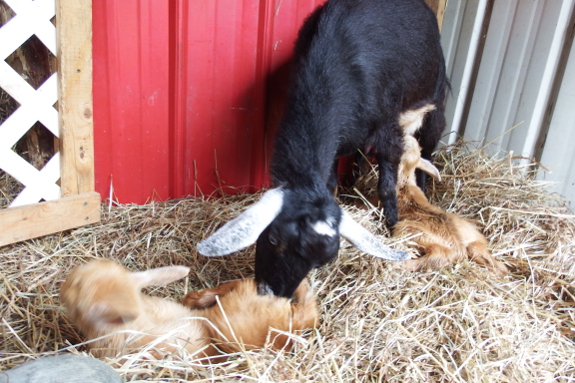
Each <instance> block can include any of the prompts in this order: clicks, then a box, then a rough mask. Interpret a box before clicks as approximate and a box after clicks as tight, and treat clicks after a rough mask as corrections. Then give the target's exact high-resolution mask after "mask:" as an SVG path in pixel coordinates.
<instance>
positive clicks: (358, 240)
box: [339, 209, 411, 261]
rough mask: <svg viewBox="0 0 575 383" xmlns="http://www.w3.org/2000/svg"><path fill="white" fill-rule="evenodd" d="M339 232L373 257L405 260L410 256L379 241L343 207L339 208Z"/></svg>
mask: <svg viewBox="0 0 575 383" xmlns="http://www.w3.org/2000/svg"><path fill="white" fill-rule="evenodd" d="M339 233H340V235H341V236H342V237H344V238H345V239H347V240H348V241H349V242H350V243H351V244H352V245H354V246H355V247H357V248H358V249H359V250H361V251H363V252H365V253H367V254H370V255H373V256H374V257H378V258H382V259H385V260H387V261H405V260H406V259H410V258H411V257H410V255H409V254H408V253H407V252H405V251H401V250H394V249H392V248H391V247H389V246H387V245H384V244H383V243H381V241H380V240H379V239H377V237H376V236H375V235H373V234H371V233H370V232H369V231H367V230H366V229H365V228H364V227H363V226H361V225H360V224H359V223H358V222H356V221H355V220H354V219H353V218H351V216H350V215H349V214H347V213H346V212H345V210H343V209H342V210H341V222H340V224H339Z"/></svg>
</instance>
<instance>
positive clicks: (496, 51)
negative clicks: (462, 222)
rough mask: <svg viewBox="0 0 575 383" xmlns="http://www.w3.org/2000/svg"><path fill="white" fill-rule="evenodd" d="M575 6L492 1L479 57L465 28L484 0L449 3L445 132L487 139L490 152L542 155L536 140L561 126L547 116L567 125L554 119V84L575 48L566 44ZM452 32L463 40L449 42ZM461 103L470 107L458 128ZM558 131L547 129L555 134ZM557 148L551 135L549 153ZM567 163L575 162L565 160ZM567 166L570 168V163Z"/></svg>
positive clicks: (445, 43) (549, 1) (569, 0)
mask: <svg viewBox="0 0 575 383" xmlns="http://www.w3.org/2000/svg"><path fill="white" fill-rule="evenodd" d="M574 3H575V2H574V1H573V0H563V1H556V0H545V1H534V0H531V1H528V0H514V1H495V2H493V3H492V7H493V8H492V9H491V12H490V13H489V17H487V18H486V19H485V22H487V23H488V26H487V34H486V36H485V38H484V45H483V46H482V47H481V48H482V49H481V55H479V56H477V57H476V59H475V60H474V59H473V54H471V53H472V52H471V51H472V48H470V47H472V46H473V44H472V43H473V39H472V33H469V32H468V30H469V25H474V26H476V25H477V23H476V21H477V17H476V15H478V14H479V12H475V9H480V8H481V6H480V3H479V4H478V5H476V4H477V2H476V1H473V0H464V1H461V2H448V7H447V11H446V16H445V17H446V19H445V21H444V23H445V25H451V24H453V26H452V27H451V29H447V30H445V31H444V36H443V37H442V43H443V46H444V50H445V51H446V58H447V63H448V71H449V73H450V75H451V81H452V85H453V93H454V97H453V98H451V99H450V100H449V101H448V107H447V116H446V117H447V120H448V123H451V125H448V127H447V131H450V130H455V131H456V132H457V133H458V134H459V135H462V136H463V138H464V139H465V140H466V141H477V142H480V143H481V144H482V145H484V144H487V143H490V145H489V146H488V147H487V150H488V151H490V152H491V153H498V152H500V151H502V152H510V151H513V152H515V153H516V154H518V155H522V156H524V157H530V158H535V159H539V158H536V157H537V156H538V155H539V153H540V152H541V150H540V149H539V148H538V145H541V143H542V140H541V139H542V137H544V133H545V132H546V131H547V128H548V127H550V129H551V130H552V131H553V130H555V129H557V128H556V126H558V125H553V124H552V125H549V121H550V120H551V119H552V118H553V119H554V120H557V121H561V122H564V121H566V118H567V117H555V115H554V114H553V117H552V113H560V112H559V109H558V108H555V112H553V105H554V102H555V96H556V95H557V93H556V92H555V90H556V81H557V79H558V78H557V76H558V74H560V73H561V69H562V66H561V65H562V63H561V60H560V58H561V57H562V52H563V51H564V50H565V49H569V47H570V46H568V45H566V41H567V42H569V41H570V40H569V37H568V35H569V33H572V28H573V23H574V20H573V17H574V16H573V9H574ZM461 13H463V17H461V15H460V14H461ZM454 35H456V36H457V37H458V38H459V39H460V40H461V41H459V42H458V43H457V44H452V43H451V42H452V40H453V39H454ZM449 65H451V66H449ZM470 67H471V68H473V70H474V71H476V73H477V75H476V76H474V77H473V78H472V81H471V82H470V83H466V82H465V76H464V72H465V71H464V69H469V68H470ZM569 76H572V74H570V73H566V74H565V76H564V77H563V78H562V80H563V81H564V83H569V81H572V80H571V79H570V78H569ZM559 80H561V79H559ZM570 84H572V83H570ZM564 87H565V85H563V88H564ZM563 88H562V89H563ZM466 89H470V92H471V96H470V97H468V98H465V97H462V96H460V94H464V93H465V90H466ZM564 93H565V92H564ZM562 97H567V96H562ZM558 102H559V101H558ZM461 105H463V107H464V108H466V109H467V111H466V113H465V115H463V118H462V120H461V121H462V124H461V125H458V123H457V122H458V119H457V109H458V106H461ZM460 109H461V108H460ZM557 124H558V123H557ZM513 127H515V128H513ZM552 133H553V134H552ZM554 134H555V132H551V131H550V132H549V135H550V137H551V136H554ZM553 145H555V144H553V143H552V140H549V139H548V140H547V142H546V143H545V149H544V150H546V151H547V153H549V151H553V150H554V149H553ZM565 161H570V163H571V162H572V160H571V159H567V158H566V159H564V162H565ZM563 169H572V167H571V166H566V164H565V167H564V168H563ZM570 171H575V169H572V170H570ZM563 175H565V176H566V175H567V174H563ZM573 177H574V178H575V174H574V175H573Z"/></svg>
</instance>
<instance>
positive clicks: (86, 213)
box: [0, 192, 100, 246]
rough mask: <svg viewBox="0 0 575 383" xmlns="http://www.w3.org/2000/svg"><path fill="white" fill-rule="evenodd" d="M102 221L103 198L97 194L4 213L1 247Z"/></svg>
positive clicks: (27, 206) (1, 213)
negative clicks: (101, 203) (101, 202)
mask: <svg viewBox="0 0 575 383" xmlns="http://www.w3.org/2000/svg"><path fill="white" fill-rule="evenodd" d="M99 221H100V194H99V193H96V192H89V193H83V194H77V195H74V196H70V197H64V198H60V199H58V200H54V201H49V202H41V203H36V204H32V205H25V206H19V207H12V208H9V209H2V210H0V222H1V224H0V246H5V245H8V244H11V243H14V242H19V241H24V240H26V239H31V238H36V237H41V236H44V235H48V234H53V233H56V232H59V231H63V230H68V229H73V228H75V227H79V226H84V225H88V224H91V223H95V222H99Z"/></svg>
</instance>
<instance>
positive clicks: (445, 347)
mask: <svg viewBox="0 0 575 383" xmlns="http://www.w3.org/2000/svg"><path fill="white" fill-rule="evenodd" d="M436 163H438V164H439V167H440V168H442V176H443V178H444V181H443V183H441V184H430V186H429V193H430V194H431V200H432V202H433V203H435V204H436V205H438V206H440V207H442V208H444V209H446V210H447V211H450V212H454V213H457V214H460V215H462V216H464V217H467V218H470V219H474V220H476V221H477V222H478V223H479V226H480V227H481V228H482V229H484V232H485V234H486V235H487V237H488V238H489V240H490V243H491V249H492V251H493V253H494V254H496V255H497V256H498V257H499V259H500V260H502V261H503V262H505V264H506V265H507V266H508V267H509V268H510V269H511V270H512V272H511V274H510V275H508V276H505V277H500V276H497V275H494V274H492V273H490V272H489V271H488V270H486V269H484V268H483V267H481V266H479V265H477V264H474V263H469V262H465V263H462V264H458V265H455V266H453V267H448V268H445V269H443V270H438V271H428V272H421V273H411V272H406V271H403V270H402V269H401V267H400V265H397V264H386V263H384V262H383V261H380V260H378V259H373V258H370V257H368V256H366V255H364V254H361V253H359V252H358V251H356V250H355V249H354V248H352V247H351V246H350V245H349V244H347V243H346V242H345V241H342V249H341V251H340V255H339V257H338V259H337V260H336V261H335V262H333V263H332V264H330V265H328V266H326V267H324V268H322V269H320V270H317V271H314V272H313V273H312V274H311V278H312V280H313V281H314V283H315V286H316V287H315V288H316V290H317V294H318V295H319V297H320V299H321V323H320V326H319V328H318V329H317V330H315V331H309V332H308V333H307V334H305V335H304V336H303V337H300V338H298V342H297V346H296V348H295V350H294V351H292V352H291V353H282V352H279V353H274V352H272V351H270V350H261V351H250V352H243V353H238V354H237V355H233V356H232V357H230V358H229V359H228V361H226V362H222V363H218V364H200V363H198V362H197V361H193V360H190V359H189V358H188V356H187V355H185V354H180V355H167V356H166V357H165V358H164V359H162V360H152V359H150V358H149V357H148V355H147V354H146V353H144V352H142V353H139V354H133V355H129V356H126V357H122V358H116V359H108V360H106V362H107V363H108V364H110V365H111V366H113V367H114V368H116V369H117V371H118V372H119V373H120V374H121V375H122V376H123V377H125V379H126V380H128V381H164V382H183V381H192V382H228V381H246V382H254V381H257V382H259V381H261V382H264V381H266V382H267V381H269V382H306V381H309V382H311V381H313V382H522V383H527V382H575V367H574V366H575V341H574V339H575V311H574V310H575V288H574V285H573V282H574V278H575V262H574V257H573V255H574V251H573V246H574V245H573V238H574V232H575V220H574V217H573V215H572V213H571V212H570V210H569V209H568V208H567V207H566V206H565V203H564V202H563V201H562V200H561V199H560V198H558V197H557V196H554V195H551V194H549V193H547V192H546V191H545V190H544V189H543V185H542V184H541V183H540V182H537V181H534V180H533V177H532V176H531V174H529V172H528V171H525V169H519V168H517V167H515V165H514V161H513V159H509V158H506V159H504V160H495V159H492V158H489V157H487V156H485V155H484V154H483V153H481V152H470V151H469V150H468V149H466V147H464V146H462V145H460V146H456V147H453V148H450V150H449V151H448V150H441V151H439V152H438V154H437V155H436ZM372 180H373V175H372V176H371V178H370V176H367V177H366V178H365V179H364V180H363V181H360V182H359V185H358V186H357V188H358V189H359V190H361V189H362V188H363V189H364V190H365V189H366V188H369V186H370V185H371V184H370V182H372ZM257 197H258V196H257V195H256V196H228V197H225V198H222V199H218V200H204V201H202V200H199V199H182V200H175V201H168V202H162V203H151V204H148V205H144V206H134V205H127V206H117V207H112V208H111V209H110V210H109V211H108V208H107V207H103V212H104V214H103V220H102V222H101V223H100V224H98V225H93V226H90V227H86V228H81V229H77V230H73V231H69V232H65V233H61V234H58V235H51V236H47V237H44V238H40V239H35V240H29V241H27V242H25V243H20V244H16V245H11V246H6V247H4V248H1V249H0V253H1V256H2V258H1V266H0V299H1V300H2V305H1V314H2V320H1V323H0V328H2V332H1V336H0V341H1V343H0V363H1V364H0V365H1V367H2V369H7V368H10V367H12V366H15V365H18V364H19V363H21V362H24V361H26V360H29V359H34V358H38V357H41V356H43V355H49V354H52V353H54V352H56V351H58V350H65V351H59V352H73V353H82V352H84V350H85V348H84V346H81V345H80V346H72V345H76V344H78V343H80V342H81V341H82V339H81V338H80V336H79V335H78V334H77V333H76V331H75V329H74V328H73V327H72V326H71V325H70V324H69V323H68V322H67V320H66V317H65V315H64V312H63V311H62V308H61V306H60V302H59V300H58V290H59V287H60V284H61V282H62V281H63V280H64V278H65V277H66V275H67V274H68V272H69V270H70V268H71V267H72V266H74V265H76V264H78V263H81V262H86V261H89V260H91V259H95V258H106V259H110V258H112V259H117V260H119V261H120V262H122V263H123V264H125V265H126V266H128V267H129V268H132V269H147V268H151V267H158V266H162V265H168V264H183V265H188V266H191V267H192V269H193V272H192V274H191V275H190V277H188V279H187V280H185V281H181V282H179V283H174V284H172V285H170V286H168V287H165V288H161V289H155V290H153V291H150V293H151V294H154V295H159V296H169V297H172V298H174V299H178V298H179V297H181V296H182V295H183V294H184V293H185V292H186V291H188V290H190V289H197V288H203V287H212V286H215V285H217V284H219V283H222V282H225V281H228V280H231V279H235V278H243V277H249V276H252V275H253V251H254V249H253V247H252V248H249V249H246V250H245V251H242V252H240V253H239V254H238V255H235V256H229V257H223V258H210V259H208V258H203V257H201V256H198V254H197V253H196V250H195V245H196V243H197V242H198V241H199V240H200V239H202V238H204V237H206V236H207V235H209V234H210V233H211V232H213V231H214V230H215V229H216V228H217V227H218V226H219V225H221V224H222V223H223V222H225V221H227V220H228V219H230V218H231V217H233V216H235V215H236V214H237V213H238V212H240V211H241V210H242V209H244V208H245V207H246V206H248V205H249V204H250V203H252V202H253V201H254V200H255V199H256V198H257ZM354 197H355V198H358V197H357V195H355V196H354ZM342 201H344V202H346V201H347V205H346V204H345V203H344V206H345V208H346V209H347V210H348V211H350V212H351V213H352V214H353V215H354V217H355V218H356V219H358V220H360V221H361V222H362V223H363V224H364V225H365V226H367V227H368V228H370V230H372V231H374V232H376V233H378V234H379V235H380V236H381V238H382V240H384V241H386V242H388V243H391V242H396V243H395V245H396V246H399V247H402V248H406V249H407V248H408V245H409V240H408V239H404V240H399V241H393V240H391V239H389V238H387V237H386V231H385V230H384V229H383V228H382V224H381V222H382V221H381V220H382V217H381V214H380V213H379V212H378V211H377V210H376V209H370V210H365V209H359V208H356V207H353V206H352V205H353V203H351V204H350V203H349V197H348V198H345V197H343V196H342ZM352 202H353V201H352Z"/></svg>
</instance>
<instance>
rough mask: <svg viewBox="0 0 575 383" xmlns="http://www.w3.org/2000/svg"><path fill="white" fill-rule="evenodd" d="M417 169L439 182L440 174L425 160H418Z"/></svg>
mask: <svg viewBox="0 0 575 383" xmlns="http://www.w3.org/2000/svg"><path fill="white" fill-rule="evenodd" d="M417 168H418V169H421V170H423V171H424V172H425V173H427V174H429V175H430V176H431V177H433V179H434V180H436V181H438V182H441V174H439V170H437V168H436V167H435V165H433V164H432V163H431V162H429V161H428V160H426V159H425V158H420V159H419V163H418V164H417Z"/></svg>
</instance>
